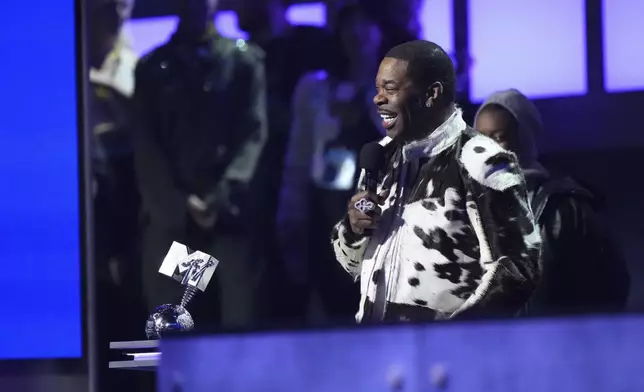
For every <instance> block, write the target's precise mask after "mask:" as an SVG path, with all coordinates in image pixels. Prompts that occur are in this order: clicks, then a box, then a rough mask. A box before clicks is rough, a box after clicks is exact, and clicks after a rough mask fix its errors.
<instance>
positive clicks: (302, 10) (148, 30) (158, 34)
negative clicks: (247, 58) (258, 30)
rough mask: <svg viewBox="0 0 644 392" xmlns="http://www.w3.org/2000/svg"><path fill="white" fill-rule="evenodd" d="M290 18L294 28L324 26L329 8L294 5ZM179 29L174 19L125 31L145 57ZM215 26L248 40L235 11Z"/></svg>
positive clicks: (141, 22) (143, 22) (135, 23)
mask: <svg viewBox="0 0 644 392" xmlns="http://www.w3.org/2000/svg"><path fill="white" fill-rule="evenodd" d="M287 18H288V20H289V21H290V22H291V23H293V24H294V25H312V26H324V25H326V6H325V5H324V4H322V3H311V4H297V5H292V6H290V7H289V9H288V11H287ZM176 25H177V18H176V17H174V16H168V17H162V18H146V19H133V20H130V21H128V22H127V23H126V25H125V31H126V33H127V34H128V36H129V37H130V39H131V41H132V47H133V49H134V52H135V53H136V54H138V55H139V56H141V55H143V54H145V53H147V52H149V51H150V50H152V49H154V48H155V47H157V46H159V45H161V44H163V43H164V42H165V41H167V39H168V37H169V36H170V35H171V34H172V32H173V31H174V29H175V27H176ZM215 26H217V30H218V31H219V32H220V33H221V34H222V35H223V36H226V37H230V38H240V39H247V38H248V35H247V34H246V33H245V32H243V31H241V30H240V29H239V27H238V26H237V14H236V13H235V12H234V11H220V12H218V13H217V16H216V17H215Z"/></svg>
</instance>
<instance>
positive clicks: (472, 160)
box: [460, 135, 523, 191]
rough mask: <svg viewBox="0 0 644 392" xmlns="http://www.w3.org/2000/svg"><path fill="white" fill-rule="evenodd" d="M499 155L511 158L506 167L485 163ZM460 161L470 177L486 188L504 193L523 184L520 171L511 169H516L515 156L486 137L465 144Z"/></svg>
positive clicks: (477, 137) (478, 136)
mask: <svg viewBox="0 0 644 392" xmlns="http://www.w3.org/2000/svg"><path fill="white" fill-rule="evenodd" d="M499 154H504V155H507V156H509V157H511V161H510V162H509V163H508V165H496V166H494V165H489V164H487V163H486V161H487V160H488V159H490V158H492V157H494V156H496V155H499ZM460 160H461V163H462V164H463V167H465V170H467V172H468V173H469V174H470V176H472V178H474V179H475V180H476V181H477V182H479V183H481V184H483V185H485V186H486V187H488V188H492V189H494V190H497V191H505V190H506V189H509V188H512V187H514V186H517V185H520V184H521V183H522V182H523V176H522V175H521V174H520V171H518V170H513V167H512V166H513V165H516V166H517V167H518V162H517V159H516V156H515V155H514V154H513V153H511V152H509V151H507V150H504V149H503V148H502V147H501V146H499V145H498V144H497V143H496V142H495V141H494V140H492V139H490V138H489V137H487V136H483V135H477V136H474V137H473V138H472V139H470V140H469V141H468V142H467V143H465V145H464V146H463V150H462V151H461V157H460Z"/></svg>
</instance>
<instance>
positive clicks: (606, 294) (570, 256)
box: [475, 89, 630, 316]
mask: <svg viewBox="0 0 644 392" xmlns="http://www.w3.org/2000/svg"><path fill="white" fill-rule="evenodd" d="M475 128H476V130H477V131H479V132H482V133H484V134H486V135H488V136H490V137H491V138H493V139H495V140H496V141H497V142H498V143H499V144H501V146H502V147H504V148H505V149H508V150H510V151H513V152H515V153H516V154H517V157H518V159H519V163H520V165H521V168H522V169H523V173H524V174H525V177H526V181H527V185H528V197H529V200H530V202H531V205H532V210H533V212H534V215H535V219H536V220H537V222H538V224H539V226H540V228H541V238H542V241H543V245H542V255H541V263H542V268H543V276H542V279H541V284H540V287H539V288H538V289H537V291H536V292H535V294H534V296H533V298H532V300H531V301H530V303H529V304H528V307H527V309H526V313H527V314H528V315H533V316H540V315H559V314H569V313H584V312H617V311H622V310H624V307H625V305H626V300H627V297H628V292H629V281H630V280H629V275H628V271H627V269H626V264H625V261H624V260H623V258H622V256H621V254H620V252H619V251H618V250H617V249H616V247H615V244H614V243H613V242H612V241H610V240H609V238H608V237H607V236H606V233H605V230H604V228H603V227H601V224H600V222H599V217H598V214H597V213H596V210H597V209H598V208H600V207H601V205H600V202H601V200H600V199H599V197H598V196H597V195H594V194H593V193H592V192H591V191H589V190H588V189H586V188H584V187H583V186H581V185H580V184H579V183H577V182H576V181H575V180H573V179H572V178H568V177H564V178H556V177H553V176H551V175H550V174H549V173H548V171H546V169H544V167H543V166H542V165H541V164H540V163H539V161H538V160H537V156H538V151H537V144H536V138H537V137H538V135H539V134H540V133H541V129H542V123H541V116H540V114H539V112H538V110H537V108H536V107H535V106H534V104H533V103H532V102H531V101H530V100H528V98H526V97H525V96H524V95H523V94H521V93H520V92H519V91H517V90H513V89H512V90H506V91H500V92H497V93H495V94H492V95H491V96H490V97H489V98H488V99H487V101H485V103H484V104H483V105H482V106H481V108H480V109H479V111H478V113H477V115H476V119H475Z"/></svg>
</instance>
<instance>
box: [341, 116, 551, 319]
mask: <svg viewBox="0 0 644 392" xmlns="http://www.w3.org/2000/svg"><path fill="white" fill-rule="evenodd" d="M389 142H390V139H388V138H385V139H384V140H383V141H382V142H381V144H382V145H386V144H388V143H389ZM387 168H388V169H387V170H385V171H384V172H383V173H381V176H380V177H381V178H380V181H379V186H378V191H379V193H382V192H386V191H387V190H388V191H389V194H388V197H387V198H386V201H385V202H384V205H382V206H381V208H382V217H381V220H380V222H379V224H378V228H377V229H376V230H374V231H373V232H372V233H371V234H370V235H364V234H362V235H360V234H356V233H354V232H353V231H352V230H351V228H350V226H349V223H348V219H347V218H345V219H343V220H342V221H341V222H339V223H338V224H337V225H336V226H335V228H334V230H333V234H332V245H333V248H334V250H335V255H336V258H337V260H338V261H339V263H340V264H341V265H342V267H343V268H344V269H345V270H346V271H347V272H348V273H349V274H350V275H351V276H353V277H354V279H356V280H359V281H360V288H361V293H362V296H361V301H360V307H359V310H358V313H357V315H356V319H357V321H358V322H368V321H405V320H412V321H415V320H435V319H452V318H462V317H467V318H473V317H476V318H478V317H505V316H513V315H515V314H516V313H517V312H518V311H519V310H520V309H521V307H522V306H523V305H524V303H525V302H526V300H527V299H528V297H529V296H530V294H531V293H532V292H533V290H534V288H535V286H536V283H537V280H538V277H539V266H538V259H539V249H540V237H539V231H538V230H537V229H536V228H535V227H536V226H535V222H534V218H533V215H532V211H531V210H530V207H529V205H528V203H527V196H526V188H525V180H524V178H523V176H522V174H521V170H520V168H519V166H518V163H517V159H516V157H515V156H514V154H512V153H510V152H508V151H506V150H504V149H502V148H501V147H500V146H499V145H498V144H497V143H495V142H494V141H493V140H492V139H490V138H488V137H485V136H483V135H479V134H477V133H475V132H474V131H473V130H472V129H471V128H469V127H468V126H467V125H466V124H465V122H464V121H463V119H462V115H461V111H460V110H456V111H455V113H454V114H453V115H452V116H451V117H450V118H449V119H448V120H447V121H446V122H445V123H444V124H443V125H441V126H440V127H439V128H438V129H436V130H435V131H434V132H432V133H431V135H430V136H429V137H427V138H425V139H423V140H420V141H416V142H413V143H410V144H407V145H405V146H403V147H402V148H398V149H397V150H396V152H395V153H394V154H393V155H392V158H391V160H390V162H389V164H388V165H387ZM359 183H360V184H362V180H360V181H359ZM362 186H363V185H359V188H360V187H362Z"/></svg>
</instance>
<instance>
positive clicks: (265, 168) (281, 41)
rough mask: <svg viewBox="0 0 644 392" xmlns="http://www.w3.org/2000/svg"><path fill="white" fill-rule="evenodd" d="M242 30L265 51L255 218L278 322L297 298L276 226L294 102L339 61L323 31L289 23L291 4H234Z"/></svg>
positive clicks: (254, 0) (245, 0) (250, 0)
mask: <svg viewBox="0 0 644 392" xmlns="http://www.w3.org/2000/svg"><path fill="white" fill-rule="evenodd" d="M235 6H236V7H237V8H236V11H237V16H238V24H239V27H240V28H241V29H242V30H244V31H246V32H247V33H248V34H249V35H250V41H251V42H253V43H255V44H257V45H259V46H260V47H261V48H262V49H263V50H264V52H265V69H266V80H267V95H268V124H269V125H268V134H269V136H268V140H267V142H266V146H265V147H264V151H263V154H262V157H261V161H260V164H259V165H258V175H257V177H256V178H257V181H258V182H261V183H262V184H261V185H260V184H258V185H257V186H259V187H261V188H262V189H264V192H263V193H262V206H263V207H262V211H261V214H258V215H256V216H255V217H254V221H255V222H256V224H258V225H261V226H262V227H265V228H266V229H265V235H263V236H262V237H263V242H264V244H263V247H264V249H265V253H266V254H267V255H268V257H269V258H270V260H269V262H270V264H271V268H270V269H269V270H268V271H267V272H269V273H270V274H271V276H270V278H269V279H268V282H270V284H271V286H272V287H271V290H270V291H271V293H273V294H274V296H275V297H274V300H275V301H276V302H275V303H274V309H273V312H274V317H276V318H278V319H281V318H287V319H290V318H291V316H292V315H291V314H290V306H289V305H287V304H285V303H282V301H281V300H280V298H281V299H287V298H290V297H292V293H291V287H289V282H288V281H284V273H283V271H281V269H280V267H281V265H282V264H281V258H282V257H281V255H280V253H279V249H277V246H276V243H277V241H276V238H275V235H274V233H275V226H276V213H277V204H278V197H279V189H280V186H281V183H282V168H283V162H284V155H285V151H286V144H287V142H288V134H289V131H290V129H291V121H292V112H291V102H292V98H293V91H294V90H295V85H296V84H297V82H298V81H299V80H300V77H301V76H302V75H304V74H305V73H307V72H310V71H314V70H319V69H327V68H328V66H329V62H330V60H331V59H333V58H334V56H331V55H329V53H331V51H332V50H334V49H335V48H333V45H332V40H331V35H330V34H328V33H327V31H326V30H325V29H323V28H319V27H314V26H293V25H291V24H290V23H289V21H288V20H287V18H286V12H287V8H288V1H286V0H239V1H237V2H236V3H235Z"/></svg>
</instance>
